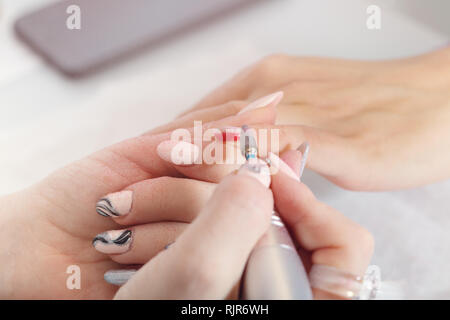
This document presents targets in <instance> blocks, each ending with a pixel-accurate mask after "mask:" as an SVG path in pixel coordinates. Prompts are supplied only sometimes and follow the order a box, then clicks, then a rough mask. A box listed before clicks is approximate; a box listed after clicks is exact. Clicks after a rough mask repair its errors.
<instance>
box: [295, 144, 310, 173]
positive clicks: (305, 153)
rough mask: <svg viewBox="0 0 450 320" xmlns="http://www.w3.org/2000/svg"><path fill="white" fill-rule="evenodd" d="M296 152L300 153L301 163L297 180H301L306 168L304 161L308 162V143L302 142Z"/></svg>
mask: <svg viewBox="0 0 450 320" xmlns="http://www.w3.org/2000/svg"><path fill="white" fill-rule="evenodd" d="M297 151H300V152H301V153H302V162H301V164H300V172H299V174H298V176H299V179H301V178H302V176H303V172H304V171H305V167H306V161H307V160H308V155H309V143H308V142H303V143H302V144H301V145H300V147H298V148H297Z"/></svg>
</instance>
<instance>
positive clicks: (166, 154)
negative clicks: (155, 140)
mask: <svg viewBox="0 0 450 320" xmlns="http://www.w3.org/2000/svg"><path fill="white" fill-rule="evenodd" d="M156 152H157V153H158V155H159V156H160V157H161V159H163V160H164V161H167V162H171V163H173V164H176V165H191V164H194V163H196V160H197V159H198V157H199V155H200V149H199V147H198V146H196V145H195V144H192V143H189V142H185V141H174V140H167V141H163V142H161V143H160V144H159V145H158V147H157V148H156Z"/></svg>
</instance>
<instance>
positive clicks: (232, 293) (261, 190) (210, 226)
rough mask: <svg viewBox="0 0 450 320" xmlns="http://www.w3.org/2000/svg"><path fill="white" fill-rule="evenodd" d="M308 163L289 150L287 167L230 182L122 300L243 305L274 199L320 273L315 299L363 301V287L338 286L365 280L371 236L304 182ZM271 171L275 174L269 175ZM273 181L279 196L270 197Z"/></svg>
mask: <svg viewBox="0 0 450 320" xmlns="http://www.w3.org/2000/svg"><path fill="white" fill-rule="evenodd" d="M302 157H303V155H302V153H301V152H299V151H293V150H291V151H287V152H285V153H284V154H283V156H282V158H283V159H285V161H283V160H282V159H280V158H278V157H276V156H275V155H272V156H271V161H270V163H271V166H272V167H273V168H271V169H269V168H268V167H267V165H266V164H265V163H264V162H263V161H259V162H258V165H248V164H247V165H243V166H242V167H241V169H239V171H238V172H237V174H232V175H230V176H228V177H226V178H225V179H224V180H223V181H222V182H221V183H220V184H219V185H218V187H217V188H216V189H215V191H214V193H213V195H212V197H211V198H210V199H209V200H207V201H205V202H204V203H203V204H202V207H203V209H202V210H200V211H199V212H198V213H197V217H195V218H194V220H193V222H192V223H191V224H190V225H189V226H187V227H186V229H185V231H184V233H182V234H181V235H180V236H179V237H178V238H177V240H176V242H174V243H173V244H172V245H171V246H169V247H168V249H167V250H164V251H162V252H160V253H159V254H158V255H157V256H156V257H154V258H153V259H152V260H150V261H149V262H148V263H146V264H145V265H144V266H143V267H142V268H140V270H139V271H137V272H136V273H134V274H133V275H132V276H131V278H129V279H128V281H127V282H126V283H125V284H124V285H123V286H122V287H121V288H120V289H119V291H118V292H117V294H116V298H118V299H224V298H226V297H227V298H238V297H239V291H238V290H237V289H238V288H239V287H240V285H239V284H238V283H239V281H240V278H241V276H242V273H243V270H244V267H245V263H246V261H247V258H248V256H249V254H250V251H251V249H252V248H253V247H254V246H255V244H256V242H257V241H258V239H260V238H261V236H262V235H263V233H264V231H266V230H267V228H268V226H269V221H270V215H271V213H272V208H273V204H274V203H273V199H275V206H276V208H277V210H278V212H279V213H280V216H281V218H282V219H283V221H284V222H285V224H286V226H287V227H288V228H289V230H290V231H291V235H292V237H293V240H294V242H295V244H296V246H297V247H298V251H299V256H301V257H302V260H303V263H304V264H305V266H306V269H307V270H308V272H312V273H315V275H313V276H312V279H311V280H312V282H311V283H312V285H313V288H312V289H313V293H314V298H315V299H342V298H351V297H353V296H351V295H349V293H352V294H354V295H357V294H358V292H359V291H358V290H357V289H358V288H357V287H355V286H354V285H359V283H358V282H355V283H352V282H351V281H342V283H344V284H346V283H349V284H353V286H348V285H344V286H341V287H340V286H337V285H336V281H337V280H342V279H339V277H341V276H345V277H349V278H350V279H352V277H353V278H354V279H357V278H359V277H362V276H363V275H364V272H365V270H366V268H367V266H368V264H369V262H370V259H371V256H372V252H373V239H372V236H371V235H370V233H369V232H368V231H367V230H366V229H364V228H363V227H361V226H359V225H358V224H356V223H354V222H353V221H351V220H349V219H347V218H346V217H345V216H344V215H342V214H341V213H339V212H338V211H336V210H335V209H333V208H331V207H329V206H327V205H325V204H323V203H321V202H319V201H318V200H317V199H316V198H315V197H314V195H313V194H312V192H311V191H310V190H309V189H308V188H307V187H306V186H305V185H304V184H302V183H301V182H300V181H299V180H300V179H299V171H300V167H301V163H302V161H301V159H302ZM273 169H276V170H273ZM269 170H270V171H272V173H275V174H274V175H272V176H269V174H268V173H269ZM271 180H272V183H271V189H272V192H270V190H267V186H268V185H269V183H270V181H271ZM272 194H273V195H272ZM186 205H187V203H186ZM147 246H149V244H148V243H140V244H138V245H136V246H135V249H136V250H139V251H141V252H145V251H146V247H147ZM137 247H140V248H139V249H137ZM311 270H312V271H311ZM314 270H315V271H314ZM321 270H322V271H321ZM323 270H326V271H327V272H326V273H324V272H323ZM317 271H321V273H320V274H318V273H317ZM121 272H122V273H124V270H118V271H117V273H116V274H115V276H119V275H120V273H121ZM124 275H125V274H124ZM299 276H300V275H299ZM113 277H114V276H113ZM336 279H337V280H336ZM266 280H267V279H266ZM344 280H345V279H344ZM347 280H348V279H347ZM261 281H265V280H264V279H261ZM330 283H331V285H330ZM337 283H340V282H337ZM342 294H345V295H344V296H343V295H342Z"/></svg>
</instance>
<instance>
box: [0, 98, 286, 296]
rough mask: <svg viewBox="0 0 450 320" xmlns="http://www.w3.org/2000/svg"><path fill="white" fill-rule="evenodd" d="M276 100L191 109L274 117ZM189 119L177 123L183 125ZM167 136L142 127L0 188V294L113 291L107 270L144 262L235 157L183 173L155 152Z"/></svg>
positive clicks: (216, 120) (259, 119)
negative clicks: (37, 176) (17, 186)
mask: <svg viewBox="0 0 450 320" xmlns="http://www.w3.org/2000/svg"><path fill="white" fill-rule="evenodd" d="M278 101H279V99H278ZM278 101H275V100H271V101H266V102H267V103H263V104H261V103H258V104H257V105H256V107H258V108H254V106H253V107H251V108H247V109H244V107H248V105H247V104H240V105H237V104H236V106H235V107H233V109H231V110H230V106H231V105H233V103H229V104H227V106H226V108H223V107H220V106H219V107H218V108H217V109H216V110H215V111H213V110H205V111H204V112H203V111H199V112H198V113H197V114H196V116H198V118H197V120H204V123H203V125H204V129H206V128H211V127H214V128H223V127H225V126H236V127H240V126H242V125H243V124H249V123H273V121H274V116H275V111H274V109H273V106H274V103H277V102H278ZM263 102H264V101H263ZM233 110H234V111H233ZM238 112H239V113H240V114H239V115H237V113H238ZM192 120H193V118H189V117H187V118H185V119H184V120H179V121H177V123H176V127H184V128H190V127H192V126H193V121H192ZM206 121H208V123H206ZM172 127H173V125H170V124H169V125H167V128H172ZM190 132H191V133H192V130H190ZM170 138H171V133H160V134H156V133H148V134H145V135H142V136H139V137H135V138H132V139H128V140H126V141H123V142H121V143H118V144H116V145H113V146H110V147H108V148H105V149H104V150H101V151H98V152H96V153H94V154H92V155H90V156H88V157H86V158H84V159H81V160H79V161H77V162H74V163H72V164H70V165H68V166H66V167H65V168H62V169H60V170H57V171H55V172H54V173H53V174H51V175H50V176H49V177H47V178H45V179H44V180H43V181H41V182H39V183H38V184H36V185H33V186H31V187H29V188H27V189H25V190H23V191H21V192H18V193H15V194H11V195H8V196H4V197H1V198H0V265H1V272H0V298H3V299H14V298H16V299H55V298H57V299H103V298H106V299H107V298H112V297H113V296H114V294H115V293H116V291H117V286H114V285H112V284H109V283H107V282H106V281H105V280H104V274H105V272H106V271H108V270H111V269H122V268H124V266H123V264H131V265H141V264H144V263H146V262H147V261H148V260H149V259H151V258H152V257H153V256H154V255H156V254H157V253H158V252H159V251H161V250H163V249H164V247H165V246H167V245H168V244H170V243H172V242H173V241H174V239H175V238H177V237H178V235H179V234H181V233H182V231H183V230H184V229H185V223H183V222H185V221H188V222H190V220H191V219H192V217H190V216H189V214H192V213H193V212H195V214H197V213H198V212H199V210H201V208H202V206H203V204H204V203H205V202H206V199H208V198H209V196H210V195H211V193H212V191H213V189H214V186H215V184H214V182H218V181H219V180H220V179H221V178H222V177H223V176H225V175H227V174H228V173H229V172H231V171H233V170H235V169H237V168H239V165H237V164H236V165H228V166H221V167H219V168H220V173H217V172H214V170H207V169H208V166H203V167H202V168H203V169H204V170H203V169H202V168H199V169H198V170H195V169H192V170H190V171H189V172H188V171H186V172H185V173H182V172H180V170H176V169H175V168H174V167H173V166H171V165H169V164H168V163H167V162H166V161H164V160H162V159H161V158H160V157H159V155H158V145H159V144H160V143H161V142H163V141H170ZM68 147H69V146H68ZM189 174H191V176H189ZM190 177H193V178H195V179H197V180H190V179H188V178H190ZM147 200H148V201H147ZM96 203H97V206H96ZM96 211H97V213H99V214H97V213H96ZM176 212H178V213H177V214H178V216H175V213H176ZM118 229H119V230H118ZM107 230H116V231H112V232H110V233H107V234H104V232H105V231H107ZM97 234H99V235H98V236H96V235H97ZM142 243H146V244H149V245H148V246H146V247H145V251H139V249H140V248H142V246H141V244H142ZM93 244H94V246H93ZM105 253H106V254H107V255H105ZM112 257H113V259H111V258H112Z"/></svg>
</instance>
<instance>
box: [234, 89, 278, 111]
mask: <svg viewBox="0 0 450 320" xmlns="http://www.w3.org/2000/svg"><path fill="white" fill-rule="evenodd" d="M281 99H283V92H282V91H278V92H275V93H272V94H269V95H268V96H265V97H262V98H260V99H258V100H256V101H253V102H252V103H250V104H249V105H248V106H246V107H245V108H244V109H242V110H241V111H239V112H238V115H240V114H243V113H245V112H248V111H251V110H255V109H259V108H264V107H267V106H269V105H270V104H274V105H277V104H279V103H280V101H281Z"/></svg>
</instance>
